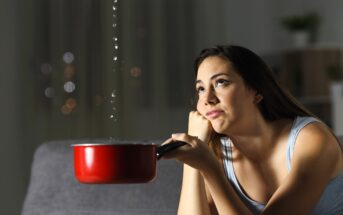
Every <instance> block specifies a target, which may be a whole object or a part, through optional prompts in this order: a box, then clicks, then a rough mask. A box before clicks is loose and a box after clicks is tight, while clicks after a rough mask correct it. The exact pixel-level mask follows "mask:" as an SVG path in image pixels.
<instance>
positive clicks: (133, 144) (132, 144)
mask: <svg viewBox="0 0 343 215" xmlns="http://www.w3.org/2000/svg"><path fill="white" fill-rule="evenodd" d="M156 145H158V144H156V143H74V144H71V146H72V147H74V146H75V147H79V146H156Z"/></svg>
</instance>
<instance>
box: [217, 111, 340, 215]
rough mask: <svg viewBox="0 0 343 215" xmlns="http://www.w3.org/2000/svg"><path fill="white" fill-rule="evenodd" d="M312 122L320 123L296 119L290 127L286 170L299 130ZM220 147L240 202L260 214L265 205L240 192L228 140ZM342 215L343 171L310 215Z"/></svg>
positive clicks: (331, 182)
mask: <svg viewBox="0 0 343 215" xmlns="http://www.w3.org/2000/svg"><path fill="white" fill-rule="evenodd" d="M312 122H320V121H319V120H318V119H316V118H313V117H297V118H296V119H295V120H294V122H293V125H292V128H291V132H290V134H289V137H288V143H287V150H286V162H287V166H288V170H290V169H291V160H292V155H293V150H294V146H295V141H296V138H297V136H298V134H299V132H300V130H301V129H302V128H303V127H305V126H306V125H307V124H309V123H312ZM221 141H222V145H223V150H224V154H225V155H226V158H227V159H225V160H224V169H225V172H226V175H227V178H228V180H229V181H230V183H231V185H232V187H233V188H234V189H235V191H236V192H237V194H238V195H239V197H240V198H241V200H242V201H243V202H244V203H245V204H246V205H247V206H248V207H249V208H250V209H251V211H253V213H254V214H260V213H261V211H262V210H263V209H264V207H265V205H264V204H262V203H260V202H257V201H254V200H253V199H251V198H249V197H248V196H247V195H246V194H245V193H244V192H243V190H242V188H241V186H240V184H239V182H238V180H237V178H236V175H235V171H234V169H233V163H232V159H231V158H232V153H231V145H232V142H231V140H230V139H229V138H222V140H221ZM339 214H341V215H343V171H342V172H341V173H340V174H339V175H338V176H337V177H336V178H334V179H333V180H331V181H330V182H329V183H328V184H327V185H326V188H325V190H324V192H323V194H322V195H321V197H320V199H319V201H318V203H317V205H316V206H315V208H314V209H313V211H312V213H311V215H339Z"/></svg>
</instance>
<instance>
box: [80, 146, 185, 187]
mask: <svg viewBox="0 0 343 215" xmlns="http://www.w3.org/2000/svg"><path fill="white" fill-rule="evenodd" d="M185 144H186V143H184V142H180V141H176V142H172V143H169V144H165V145H163V146H157V145H155V144H115V143H113V144H108V143H82V144H74V145H73V148H74V171H75V176H76V178H77V180H78V181H79V182H81V183H88V184H109V183H110V184H111V183H145V182H149V181H152V180H153V179H154V178H155V177H156V162H157V160H158V159H159V158H160V157H162V156H163V155H164V154H165V153H168V152H169V151H171V150H173V149H175V148H178V147H180V146H182V145H185Z"/></svg>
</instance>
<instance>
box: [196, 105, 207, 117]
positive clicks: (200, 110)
mask: <svg viewBox="0 0 343 215" xmlns="http://www.w3.org/2000/svg"><path fill="white" fill-rule="evenodd" d="M197 111H198V112H199V113H200V114H201V115H202V116H204V117H206V113H205V110H204V106H203V105H202V104H201V103H200V102H198V103H197Z"/></svg>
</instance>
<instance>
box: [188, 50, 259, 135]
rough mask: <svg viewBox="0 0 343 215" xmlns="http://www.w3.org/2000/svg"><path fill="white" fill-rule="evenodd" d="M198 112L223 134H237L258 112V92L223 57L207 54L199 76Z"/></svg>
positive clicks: (197, 81) (200, 67)
mask: <svg viewBox="0 0 343 215" xmlns="http://www.w3.org/2000/svg"><path fill="white" fill-rule="evenodd" d="M195 87H196V90H197V93H198V96H199V100H198V103H197V110H198V112H199V113H200V114H201V115H202V116H204V117H205V118H206V119H208V120H209V121H210V122H211V124H212V127H213V129H214V130H215V131H216V132H217V133H221V134H226V135H229V134H234V133H236V132H238V131H239V129H240V128H244V125H247V124H246V123H249V120H251V117H253V116H254V114H255V113H257V112H258V108H257V106H256V102H255V101H256V92H255V91H254V90H252V89H250V88H248V87H246V85H245V83H244V80H243V79H242V77H241V76H240V75H239V74H238V73H236V72H235V71H234V68H233V66H232V65H231V63H230V62H229V61H228V60H226V59H225V58H223V57H218V56H212V57H207V58H205V60H204V61H203V62H202V63H201V64H200V66H199V68H198V73H197V79H196V86H195Z"/></svg>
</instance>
